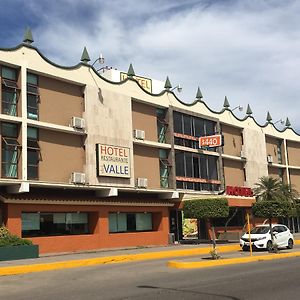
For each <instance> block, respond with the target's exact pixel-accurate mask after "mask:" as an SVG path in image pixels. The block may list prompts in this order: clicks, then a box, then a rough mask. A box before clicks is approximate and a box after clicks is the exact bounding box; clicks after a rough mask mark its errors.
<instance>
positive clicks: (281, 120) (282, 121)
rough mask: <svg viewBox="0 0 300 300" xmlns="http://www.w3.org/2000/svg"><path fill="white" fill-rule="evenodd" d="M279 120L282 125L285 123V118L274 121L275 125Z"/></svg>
mask: <svg viewBox="0 0 300 300" xmlns="http://www.w3.org/2000/svg"><path fill="white" fill-rule="evenodd" d="M279 122H280V124H281V125H284V120H283V119H280V120H278V121H276V122H274V123H273V125H275V124H277V123H279Z"/></svg>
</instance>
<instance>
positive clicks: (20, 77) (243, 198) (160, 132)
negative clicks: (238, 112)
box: [0, 31, 300, 253]
mask: <svg viewBox="0 0 300 300" xmlns="http://www.w3.org/2000/svg"><path fill="white" fill-rule="evenodd" d="M32 43H33V38H32V35H31V33H30V31H27V32H26V34H25V37H24V41H23V42H22V43H21V44H20V45H18V46H17V47H15V48H10V49H2V48H0V79H1V93H0V126H1V144H0V145H1V152H0V153H1V164H0V168H1V171H0V175H1V178H0V222H1V223H4V225H5V226H7V228H8V229H9V230H10V231H11V232H12V233H14V234H17V235H19V236H22V237H25V238H30V239H31V240H32V241H33V243H34V244H38V245H39V248H40V253H51V252H52V253H53V252H56V253H57V252H72V251H83V250H92V249H101V248H114V247H130V246H146V245H167V244H168V243H169V242H170V236H171V237H173V238H174V239H175V240H177V241H178V240H181V239H182V238H183V232H182V231H183V228H182V212H181V209H182V203H183V201H188V200H189V199H195V198H196V199H199V201H201V199H204V198H208V197H213V198H218V197H222V198H224V197H225V198H227V199H228V203H229V206H230V207H231V208H232V209H231V213H234V218H232V221H231V223H230V224H228V230H230V231H239V232H240V231H241V230H242V228H243V225H244V223H245V213H246V212H247V211H249V210H250V208H251V205H252V203H253V202H254V201H255V198H254V197H253V195H252V192H251V188H253V186H254V185H255V183H257V182H258V180H259V178H260V177H261V176H265V175H271V176H275V177H278V178H281V179H282V180H283V181H284V182H286V183H291V184H293V185H294V186H295V187H296V189H297V190H298V191H300V136H299V135H298V134H297V133H296V132H295V131H294V130H293V129H292V128H291V125H290V123H289V120H288V119H287V121H286V124H285V125H286V126H285V128H284V130H282V131H280V130H278V129H277V128H276V127H275V125H274V124H273V123H272V119H271V116H270V114H268V116H267V121H266V123H265V124H263V125H260V124H258V123H257V122H256V120H255V118H254V117H253V116H252V112H251V108H250V107H249V106H248V109H247V112H246V116H245V117H244V118H243V119H239V118H237V117H236V116H235V114H234V112H233V110H232V109H231V108H230V105H229V103H228V100H227V99H225V102H224V106H223V108H222V109H221V111H220V112H215V111H213V110H211V109H210V108H209V107H208V105H207V104H206V103H205V102H204V101H203V98H202V95H201V92H200V90H198V92H197V95H196V99H195V101H194V102H193V103H191V104H186V103H184V102H182V101H181V100H180V99H178V98H177V97H176V95H175V94H174V93H173V91H172V86H171V84H170V81H169V80H168V79H167V80H166V83H163V84H162V83H161V82H159V81H155V80H151V79H149V78H144V77H141V76H136V75H135V74H134V70H133V68H132V66H130V68H129V70H128V72H127V73H122V72H119V71H117V70H113V69H109V70H106V69H105V70H103V72H102V71H101V72H97V71H96V69H95V68H94V67H93V65H92V64H91V63H90V58H89V55H88V52H87V50H86V49H84V51H83V54H82V57H81V61H80V62H79V63H78V64H77V65H75V66H72V67H65V66H60V65H58V64H56V63H54V62H52V61H50V60H49V59H48V58H46V57H45V56H44V55H43V54H42V53H41V52H40V51H39V50H38V49H37V48H35V47H34V46H33V45H32ZM211 135H217V138H219V135H221V137H222V139H223V146H219V147H210V146H211V145H213V144H214V141H215V140H213V139H212V140H206V143H207V144H206V146H205V147H201V148H199V137H204V136H211ZM294 221H295V222H293V226H294V227H295V228H294V230H298V223H297V222H296V221H297V220H294ZM218 222H219V223H218ZM218 224H219V225H218ZM198 225H199V232H198V237H199V238H209V235H210V230H209V229H210V228H209V224H207V223H205V222H204V220H200V222H199V224H198ZM216 229H217V231H218V232H222V230H223V231H224V224H223V223H222V221H220V220H219V221H217V228H216Z"/></svg>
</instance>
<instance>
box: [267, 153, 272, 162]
mask: <svg viewBox="0 0 300 300" xmlns="http://www.w3.org/2000/svg"><path fill="white" fill-rule="evenodd" d="M267 162H268V163H273V156H272V155H268V156H267Z"/></svg>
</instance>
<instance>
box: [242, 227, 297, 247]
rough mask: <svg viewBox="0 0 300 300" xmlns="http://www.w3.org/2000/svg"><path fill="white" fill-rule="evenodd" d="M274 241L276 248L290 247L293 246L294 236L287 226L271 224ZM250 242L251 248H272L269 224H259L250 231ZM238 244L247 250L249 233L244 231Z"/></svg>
mask: <svg viewBox="0 0 300 300" xmlns="http://www.w3.org/2000/svg"><path fill="white" fill-rule="evenodd" d="M272 228H273V234H274V243H275V244H276V245H277V247H278V248H288V249H292V248H293V246H294V237H293V235H292V233H291V232H290V230H289V229H288V227H286V226H285V225H282V224H272ZM250 237H251V244H252V247H253V249H267V250H271V248H272V239H271V233H270V227H269V225H267V224H266V225H259V226H256V227H254V228H252V230H251V231H250ZM240 246H241V247H242V249H243V250H244V251H245V250H249V248H250V241H249V234H248V233H247V232H246V233H244V234H243V235H242V237H241V239H240Z"/></svg>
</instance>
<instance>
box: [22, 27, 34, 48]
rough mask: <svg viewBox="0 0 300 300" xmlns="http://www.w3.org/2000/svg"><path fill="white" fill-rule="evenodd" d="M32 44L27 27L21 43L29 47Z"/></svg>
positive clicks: (30, 34)
mask: <svg viewBox="0 0 300 300" xmlns="http://www.w3.org/2000/svg"><path fill="white" fill-rule="evenodd" d="M33 42H34V40H33V37H32V33H31V30H30V28H29V27H28V28H27V29H26V31H25V34H24V38H23V43H26V44H29V45H30V44H32V43H33Z"/></svg>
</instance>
